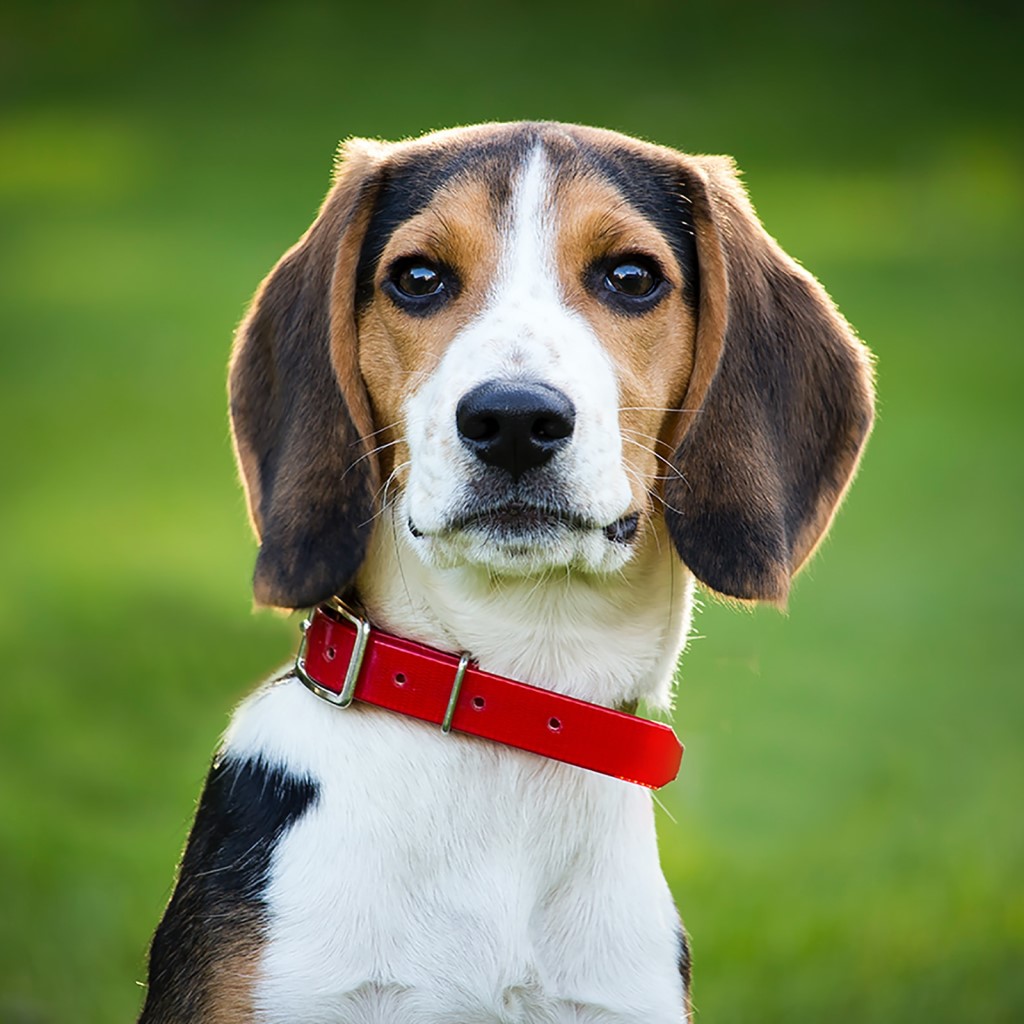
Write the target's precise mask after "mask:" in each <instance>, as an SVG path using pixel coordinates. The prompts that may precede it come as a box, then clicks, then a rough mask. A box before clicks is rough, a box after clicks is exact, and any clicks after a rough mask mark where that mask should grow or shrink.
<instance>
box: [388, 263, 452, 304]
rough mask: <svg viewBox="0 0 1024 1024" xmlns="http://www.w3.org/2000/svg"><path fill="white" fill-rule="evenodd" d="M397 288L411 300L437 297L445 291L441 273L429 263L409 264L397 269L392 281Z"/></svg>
mask: <svg viewBox="0 0 1024 1024" xmlns="http://www.w3.org/2000/svg"><path fill="white" fill-rule="evenodd" d="M391 280H392V281H393V282H394V285H395V287H396V288H397V289H398V290H399V291H400V292H401V293H402V294H403V295H407V296H408V297H409V298H411V299H422V298H425V297H426V296H428V295H437V294H438V293H439V292H442V291H443V290H444V280H443V278H442V277H441V274H440V272H439V271H438V269H437V268H436V267H434V266H432V265H431V264H429V263H407V264H405V265H404V266H398V267H396V268H395V273H394V275H393V276H392V279H391Z"/></svg>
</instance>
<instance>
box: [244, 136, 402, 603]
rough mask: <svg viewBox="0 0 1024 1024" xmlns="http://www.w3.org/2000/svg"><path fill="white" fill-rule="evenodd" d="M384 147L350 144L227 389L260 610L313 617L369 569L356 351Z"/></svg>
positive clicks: (249, 322) (271, 286)
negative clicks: (365, 253) (254, 540)
mask: <svg viewBox="0 0 1024 1024" xmlns="http://www.w3.org/2000/svg"><path fill="white" fill-rule="evenodd" d="M384 152H385V147H383V146H381V145H378V144H376V143H372V142H365V141H363V140H355V141H352V142H349V143H348V144H346V146H345V147H343V149H342V151H341V153H340V156H339V161H338V165H337V171H336V176H335V181H334V185H333V187H332V188H331V190H330V192H329V193H328V195H327V198H326V199H325V200H324V204H323V206H322V207H321V209H320V213H319V215H318V216H317V218H316V220H315V221H314V222H313V225H312V227H310V229H309V230H308V231H307V232H306V234H305V235H304V236H303V237H302V239H301V240H300V241H299V242H298V243H297V244H296V245H295V246H294V247H293V248H292V249H290V250H289V251H288V252H287V253H285V255H284V256H283V257H282V258H281V259H280V261H279V262H278V264H277V266H275V267H274V269H273V270H272V271H271V272H270V274H268V275H267V278H266V280H264V282H263V284H262V285H260V288H259V290H258V291H257V292H256V296H255V298H254V299H253V301H252V305H251V306H250V308H249V312H248V314H247V315H246V317H245V319H244V320H243V321H242V324H241V326H240V327H239V329H238V333H237V335H236V337H235V346H234V350H233V352H232V356H231V370H230V374H229V381H228V391H229V400H230V407H231V425H232V430H233V436H234V443H235V454H236V456H237V458H238V465H239V468H240V470H241V474H242V481H243V483H244V485H245V491H246V497H247V499H248V502H249V514H250V518H251V519H252V524H253V529H254V530H255V531H256V536H257V537H258V538H259V541H260V551H259V556H258V557H257V559H256V570H255V574H254V577H253V590H254V593H255V596H256V600H257V601H258V602H260V603H261V604H267V605H273V606H276V607H279V608H302V607H308V606H311V605H314V604H317V603H319V602H320V601H323V600H325V599H326V598H328V597H330V596H331V595H332V594H335V593H338V592H339V591H342V590H343V589H344V588H345V587H346V586H347V584H348V583H349V581H350V580H351V579H352V577H353V576H354V575H355V572H356V570H357V569H358V568H359V565H360V563H361V562H362V560H363V556H364V554H365V551H366V543H367V539H368V532H369V523H370V520H371V519H372V518H373V504H374V495H375V494H376V490H377V484H378V480H377V476H378V467H377V465H376V463H375V461H374V459H373V458H372V457H371V456H370V455H369V446H368V444H367V439H368V438H369V437H370V436H371V435H372V432H373V426H372V422H371V414H370V405H369V399H368V398H367V395H366V389H365V387H364V385H363V382H362V378H361V376H360V373H359V366H358V353H357V350H356V343H357V339H356V323H355V309H354V303H355V278H356V264H357V261H358V258H359V249H360V246H361V243H362V239H363V236H364V234H365V231H366V225H367V221H368V220H369V216H370V212H371V208H372V206H373V199H374V196H375V195H376V191H377V188H378V180H379V174H380V167H381V165H382V163H383V154H384Z"/></svg>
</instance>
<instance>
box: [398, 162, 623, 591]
mask: <svg viewBox="0 0 1024 1024" xmlns="http://www.w3.org/2000/svg"><path fill="white" fill-rule="evenodd" d="M546 170H547V168H546V164H545V161H544V158H543V155H542V152H541V151H540V150H539V149H538V150H537V151H536V152H535V153H534V154H533V156H532V158H531V159H530V161H529V163H528V164H527V166H526V168H525V170H524V172H523V174H522V178H521V180H520V182H519V186H518V188H517V190H516V195H515V198H514V204H513V210H512V226H511V230H510V231H509V234H508V238H507V240H506V243H505V246H504V251H503V252H502V255H501V262H500V267H499V271H498V274H497V276H496V279H495V281H494V284H493V287H492V289H491V292H490V295H489V301H488V303H487V305H486V307H485V308H484V310H483V311H482V312H481V313H480V315H479V316H478V317H477V318H476V319H475V320H474V321H473V322H472V323H471V324H469V326H467V327H466V328H465V329H464V330H462V331H461V332H460V333H459V334H458V335H456V337H455V338H453V339H452V342H451V344H450V345H449V346H448V348H447V350H446V352H445V355H444V357H443V358H442V360H441V362H440V365H439V366H438V367H437V369H436V370H435V371H434V372H433V373H432V374H431V375H430V377H429V378H428V379H427V380H426V382H425V383H424V384H423V385H422V386H421V387H420V388H419V389H418V390H417V391H416V392H415V393H414V394H412V395H411V396H410V397H409V399H408V400H407V402H406V410H405V412H406V438H407V441H408V444H409V451H410V457H411V466H410V468H409V481H408V488H407V491H406V501H407V508H406V511H407V512H408V514H409V516H410V517H411V519H412V521H413V522H414V523H415V524H416V527H417V529H419V530H420V531H421V532H422V533H423V534H424V537H423V538H422V543H421V549H422V553H423V557H425V558H429V559H431V560H433V561H435V562H436V563H437V564H439V565H463V564H465V563H467V562H469V563H472V564H476V565H483V566H486V567H488V568H490V569H493V570H496V571H501V572H506V573H507V572H519V573H524V574H531V575H533V574H536V573H538V572H543V571H544V570H546V569H549V568H552V567H553V566H563V565H573V566H576V567H578V568H582V569H586V570H589V571H591V572H594V571H602V572H609V571H612V570H614V569H617V568H619V567H620V566H621V565H622V564H623V563H624V562H625V561H626V560H627V559H628V558H629V548H628V547H627V546H626V545H623V544H615V543H610V542H609V541H608V540H607V539H606V538H605V537H604V535H603V534H602V532H601V530H600V529H596V530H591V531H589V532H582V531H579V530H573V529H571V528H569V527H563V528H562V529H561V530H559V531H557V534H556V535H555V536H551V537H548V538H546V543H545V544H543V545H540V544H534V545H532V546H531V547H530V548H529V549H528V550H523V548H522V546H521V545H519V544H516V543H509V544H503V543H502V542H501V541H500V540H496V538H495V537H494V536H493V535H491V534H489V533H487V534H483V533H481V531H479V530H472V529H470V530H460V531H457V532H451V531H449V530H447V529H446V524H447V523H448V522H449V521H450V520H451V519H452V518H454V517H455V516H458V515H459V514H460V513H461V512H463V511H464V510H465V507H466V500H467V490H468V485H469V482H470V481H471V480H472V479H473V477H474V474H475V473H477V472H478V471H479V464H478V462H477V460H476V458H475V457H474V456H473V455H472V454H471V453H470V452H468V451H467V450H466V448H465V447H464V446H463V444H462V443H461V442H460V440H459V437H458V432H457V430H456V425H455V408H456V405H457V404H458V402H459V399H460V398H462V396H463V395H465V394H466V393H467V392H469V391H471V390H472V389H473V388H474V387H475V386H476V385H478V384H481V383H483V382H484V381H489V380H495V379H500V380H508V381H516V380H530V381H540V382H543V383H545V384H548V385H551V386H553V387H556V388H558V389H559V390H561V391H563V392H564V393H565V394H566V395H567V396H568V397H569V398H570V400H571V401H572V402H573V404H574V405H575V407H576V425H575V429H574V431H573V436H572V443H571V445H570V446H569V447H568V449H567V450H566V451H564V452H561V453H559V454H558V455H557V456H555V459H556V462H557V470H558V476H559V480H560V483H562V485H563V486H564V488H565V490H566V491H567V493H568V496H569V500H570V501H571V504H572V508H571V509H570V510H567V511H572V512H574V513H576V514H577V515H578V516H579V517H580V518H582V519H586V520H591V521H593V522H595V523H597V524H599V525H600V526H607V525H609V524H611V523H613V522H615V520H617V519H619V518H620V517H621V516H623V515H624V514H625V513H626V512H627V511H628V510H629V506H630V502H631V500H632V495H631V492H630V487H629V479H628V477H627V475H626V471H625V469H624V467H623V463H622V439H621V436H620V434H619V418H618V407H619V401H618V387H617V385H616V381H615V374H614V370H613V367H612V364H611V360H610V359H609V357H608V355H607V353H606V352H605V350H604V348H603V347H602V345H601V342H600V339H599V338H598V337H597V336H596V335H595V334H594V332H593V329H592V328H591V327H590V325H589V324H588V323H587V321H586V320H585V319H584V318H583V317H581V316H580V315H579V314H578V313H576V312H575V311H573V310H571V309H569V308H568V307H567V306H566V304H565V302H564V300H563V299H562V296H561V294H560V292H559V277H558V269H557V267H556V265H555V255H554V241H555V239H554V218H553V217H552V209H551V200H550V196H549V187H548V182H547V178H546Z"/></svg>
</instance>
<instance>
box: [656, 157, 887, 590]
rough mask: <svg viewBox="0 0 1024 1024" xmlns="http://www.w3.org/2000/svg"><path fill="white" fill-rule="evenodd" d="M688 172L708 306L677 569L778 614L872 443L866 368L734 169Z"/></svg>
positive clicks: (680, 484)
mask: <svg viewBox="0 0 1024 1024" xmlns="http://www.w3.org/2000/svg"><path fill="white" fill-rule="evenodd" d="M682 159H683V162H684V183H683V189H684V194H685V195H686V197H687V198H688V199H690V201H691V202H692V204H693V223H694V229H695V231H696V236H697V252H698V261H699V268H700V302H699V308H698V327H697V341H696V353H695V361H694V369H693V373H692V375H691V378H690V383H689V386H688V390H687V394H686V396H685V397H684V399H683V402H682V408H683V410H686V411H685V412H684V413H683V414H682V416H681V418H680V420H679V421H678V423H677V425H676V432H675V438H674V445H673V447H674V450H675V454H674V458H673V464H674V465H675V467H676V469H677V470H678V475H677V476H673V478H672V479H670V480H668V481H667V482H666V487H665V498H666V505H667V508H668V511H667V512H666V519H667V523H668V527H669V532H670V533H671V536H672V539H673V541H674V543H675V546H676V549H677V550H678V552H679V555H680V557H681V558H682V560H683V562H684V563H686V565H688V566H689V568H690V569H691V570H692V571H693V573H694V574H695V575H696V576H697V578H698V579H699V580H701V581H702V582H703V583H705V584H706V585H707V586H708V587H710V588H711V589H712V590H715V591H717V592H718V593H721V594H725V595H728V596H730V597H737V598H741V599H747V600H760V601H769V602H773V603H775V604H780V605H781V604H784V603H785V601H786V597H787V596H788V593H789V586H790V580H791V578H792V576H793V574H794V573H795V572H796V571H797V570H798V569H799V568H800V566H801V565H802V564H803V563H804V562H805V561H806V560H807V559H808V558H809V557H810V555H811V554H812V552H813V551H814V549H815V547H816V546H817V544H818V542H819V541H820V540H821V538H822V537H823V536H824V534H825V532H826V530H827V529H828V527H829V524H830V523H831V521H832V517H833V515H834V514H835V511H836V509H837V507H838V505H839V502H840V501H841V499H842V497H843V494H844V492H845V490H846V488H847V486H848V485H849V483H850V480H851V479H852V477H853V474H854V471H855V470H856V467H857V462H858V459H859V458H860V453H861V450H862V448H863V445H864V442H865V441H866V439H867V436H868V433H869V432H870V429H871V423H872V416H873V389H872V368H871V361H870V356H869V354H868V351H867V349H866V348H865V347H864V346H863V345H862V344H861V343H860V342H859V341H858V339H857V338H856V336H855V335H854V333H853V330H852V328H851V327H850V325H849V324H848V323H847V322H846V321H845V320H844V319H843V317H842V316H841V315H840V313H839V311H838V310H837V309H836V308H835V306H834V305H833V303H832V300H831V299H830V298H829V297H828V295H827V294H826V293H825V291H824V289H823V288H822V287H821V285H820V284H818V282H817V281H816V280H815V279H814V278H813V277H812V276H811V275H810V274H808V273H807V272H806V271H805V270H804V269H803V268H802V267H800V266H799V265H798V264H797V263H796V262H794V261H793V260H792V259H790V258H789V257H788V256H787V255H786V254H785V253H784V252H783V251H782V249H781V248H779V246H778V244H777V243H776V242H775V240H774V239H773V238H771V237H770V236H769V235H768V234H767V233H766V232H765V230H764V228H763V227H762V226H761V223H760V221H759V220H758V219H757V216H756V214H755V213H754V210H753V208H752V206H751V205H750V201H749V200H748V198H747V195H746V193H745V191H744V189H743V187H742V185H741V184H740V183H739V181H738V179H737V176H736V171H735V168H734V166H733V165H732V162H731V161H729V160H727V159H725V158H720V157H696V158H693V157H685V158H682Z"/></svg>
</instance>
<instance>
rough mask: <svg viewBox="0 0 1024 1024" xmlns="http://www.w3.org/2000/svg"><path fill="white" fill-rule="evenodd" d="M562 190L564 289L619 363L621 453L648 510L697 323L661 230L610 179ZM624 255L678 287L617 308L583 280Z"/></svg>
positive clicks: (560, 233)
mask: <svg viewBox="0 0 1024 1024" xmlns="http://www.w3.org/2000/svg"><path fill="white" fill-rule="evenodd" d="M559 192H560V198H561V202H560V203H559V205H558V215H559V220H558V225H557V231H558V265H559V271H560V274H561V284H562V289H563V292H564V294H565V296H566V300H567V302H568V304H569V305H570V306H572V307H573V308H574V309H576V310H577V311H578V312H579V313H581V314H582V315H583V316H584V317H585V318H586V319H587V321H588V322H589V323H590V325H591V327H592V328H593V330H594V333H595V334H596V335H597V336H598V337H599V338H600V339H601V342H602V344H603V345H604V347H605V350H606V351H607V352H608V355H609V356H610V357H611V360H612V362H613V364H614V366H615V372H616V377H617V379H618V382H619V424H620V429H621V431H622V436H623V441H624V448H623V460H624V461H625V463H626V466H627V473H628V475H629V478H630V482H631V485H632V489H633V493H634V498H635V501H636V507H637V508H641V509H645V511H646V512H647V514H650V512H651V509H650V507H649V495H651V494H652V493H656V492H657V491H660V489H661V488H660V487H659V486H658V485H657V481H658V480H659V479H662V478H664V476H665V474H666V470H667V471H668V472H672V468H671V466H669V465H668V463H667V461H666V456H669V455H671V454H672V450H673V449H672V448H671V447H669V446H667V445H666V444H665V443H664V440H663V439H662V436H661V435H662V432H663V429H664V423H665V420H666V417H667V416H668V415H670V414H669V412H668V410H669V409H672V408H674V407H675V406H676V404H677V403H678V401H679V398H680V396H681V395H682V394H683V391H684V390H685V388H686V384H687V381H688V380H689V378H690V372H691V369H692V366H693V347H694V328H695V324H694V317H693V315H692V312H691V310H690V309H689V308H688V307H687V305H686V303H685V302H684V301H683V298H682V290H683V284H684V282H683V275H682V269H681V268H680V267H679V265H678V262H677V260H676V258H675V256H674V255H673V253H672V251H671V249H670V248H669V246H668V244H667V243H666V241H665V239H664V237H663V236H662V235H661V234H660V232H658V231H657V230H656V229H655V228H654V227H653V226H652V225H651V224H650V222H649V221H647V220H646V219H645V218H644V217H642V216H641V215H640V214H639V213H638V212H637V211H636V210H634V209H632V207H630V206H628V205H627V204H625V202H624V200H623V197H622V196H621V195H620V194H619V192H618V191H616V189H615V188H613V187H612V186H611V185H610V184H608V183H607V182H604V181H601V180H599V179H593V178H591V179H584V180H581V181H574V182H573V183H572V186H571V187H565V186H563V187H562V188H561V189H560V190H559ZM627 254H629V255H638V254H644V255H647V256H650V257H653V258H654V259H655V260H656V262H657V263H658V265H659V266H660V267H661V268H662V270H663V272H664V273H665V275H666V276H667V278H668V280H669V281H670V282H671V284H672V286H673V288H672V292H671V293H670V294H669V295H668V296H667V297H666V299H665V300H664V301H662V302H660V303H659V304H658V305H657V306H656V307H655V308H654V309H653V310H652V311H651V312H650V313H648V314H647V315H646V316H642V317H624V316H621V315H618V314H616V313H614V312H612V311H611V310H610V309H609V308H608V307H607V306H606V305H605V304H604V303H602V302H600V301H599V300H598V299H596V298H595V297H594V296H593V295H592V294H591V293H590V291H589V290H588V289H587V288H586V287H585V286H584V281H583V277H584V272H585V271H586V270H587V268H588V267H590V266H591V265H592V264H593V263H594V262H595V261H596V260H598V259H601V258H602V257H608V256H617V255H627ZM666 339H671V341H670V343H668V344H667V343H666ZM654 511H655V512H656V513H660V511H661V509H660V507H658V508H656V509H654Z"/></svg>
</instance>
